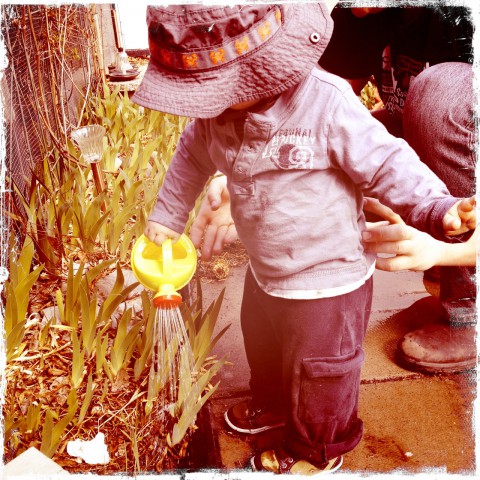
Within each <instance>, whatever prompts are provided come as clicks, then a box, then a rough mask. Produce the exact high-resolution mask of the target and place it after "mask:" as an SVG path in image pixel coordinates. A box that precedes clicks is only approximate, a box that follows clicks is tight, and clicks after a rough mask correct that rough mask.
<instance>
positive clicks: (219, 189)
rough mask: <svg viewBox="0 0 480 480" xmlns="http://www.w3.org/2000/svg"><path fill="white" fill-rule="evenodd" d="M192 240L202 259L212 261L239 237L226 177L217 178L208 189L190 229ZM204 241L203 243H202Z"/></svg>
mask: <svg viewBox="0 0 480 480" xmlns="http://www.w3.org/2000/svg"><path fill="white" fill-rule="evenodd" d="M190 238H191V240H192V242H193V244H194V245H195V247H196V248H200V246H202V249H201V253H202V259H204V260H210V259H211V258H212V255H218V254H219V253H221V252H222V250H223V247H224V246H225V245H227V244H229V243H231V242H233V241H235V240H236V239H237V238H238V237H237V230H236V228H235V224H234V222H233V219H232V215H231V213H230V195H229V193H228V189H227V179H226V177H225V176H223V175H222V176H219V177H215V178H214V179H213V180H212V181H211V182H210V186H209V187H208V190H207V194H206V195H205V198H204V199H203V201H202V203H201V205H200V209H199V211H198V214H197V216H196V218H195V220H194V222H193V224H192V226H191V229H190ZM202 239H203V243H202Z"/></svg>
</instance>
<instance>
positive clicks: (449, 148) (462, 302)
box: [403, 62, 476, 323]
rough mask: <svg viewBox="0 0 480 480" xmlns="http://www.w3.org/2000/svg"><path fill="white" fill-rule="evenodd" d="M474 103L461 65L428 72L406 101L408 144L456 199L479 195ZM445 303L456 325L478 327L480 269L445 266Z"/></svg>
mask: <svg viewBox="0 0 480 480" xmlns="http://www.w3.org/2000/svg"><path fill="white" fill-rule="evenodd" d="M474 104H475V100H474V93H473V70H472V66H471V65H470V64H467V63H455V62H452V63H441V64H438V65H434V66H432V67H430V68H427V69H426V70H424V71H423V72H422V73H421V74H420V75H418V77H416V78H415V79H414V80H413V82H412V84H411V85H410V89H409V91H408V95H407V99H406V102H405V109H404V115H403V132H404V137H405V140H406V141H407V142H408V143H409V144H410V146H411V147H412V148H413V149H414V150H415V151H416V152H417V154H418V156H419V157H420V159H421V160H422V162H424V163H425V164H426V165H428V167H429V168H430V169H431V170H432V171H433V172H434V173H435V174H436V175H437V176H438V177H439V178H440V179H441V180H443V182H444V183H445V185H446V186H447V188H448V189H449V190H450V193H451V194H452V195H454V196H456V197H470V196H472V195H474V193H475V123H474V112H473V108H474ZM451 241H452V242H454V241H456V239H455V238H453V239H451ZM440 301H441V303H442V307H443V309H444V311H445V313H446V318H447V319H448V320H449V321H450V322H451V323H471V322H474V321H475V320H476V308H475V302H476V287H475V268H474V267H468V268H467V267H441V268H440Z"/></svg>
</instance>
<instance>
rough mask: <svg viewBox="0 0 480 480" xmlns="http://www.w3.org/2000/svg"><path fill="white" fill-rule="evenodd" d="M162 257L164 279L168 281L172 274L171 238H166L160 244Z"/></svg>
mask: <svg viewBox="0 0 480 480" xmlns="http://www.w3.org/2000/svg"><path fill="white" fill-rule="evenodd" d="M162 257H163V275H164V278H165V279H167V280H170V279H171V278H172V274H173V253H172V239H171V238H168V239H167V240H165V241H164V242H163V243H162Z"/></svg>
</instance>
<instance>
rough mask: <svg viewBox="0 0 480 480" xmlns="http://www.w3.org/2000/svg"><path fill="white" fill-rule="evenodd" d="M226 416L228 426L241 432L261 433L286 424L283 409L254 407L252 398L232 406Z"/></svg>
mask: <svg viewBox="0 0 480 480" xmlns="http://www.w3.org/2000/svg"><path fill="white" fill-rule="evenodd" d="M224 416H225V421H226V422H227V424H228V426H229V427H230V428H233V430H236V431H237V432H240V433H260V432H265V431H266V430H271V429H272V428H278V427H283V426H285V414H284V412H283V410H280V409H275V410H272V409H270V410H269V409H266V408H254V407H252V402H251V400H244V401H243V402H240V403H237V404H236V405H234V406H233V407H230V408H229V409H228V410H227V411H226V412H225V415H224Z"/></svg>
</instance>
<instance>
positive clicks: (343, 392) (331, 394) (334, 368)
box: [298, 347, 365, 423]
mask: <svg viewBox="0 0 480 480" xmlns="http://www.w3.org/2000/svg"><path fill="white" fill-rule="evenodd" d="M364 358H365V353H364V352H363V350H362V348H361V347H358V348H357V349H356V350H355V352H354V353H353V354H349V355H344V356H341V357H333V358H308V359H304V360H303V362H302V367H303V368H302V380H301V384H300V396H299V405H298V409H299V410H298V416H299V418H300V419H301V420H302V421H304V422H308V423H319V422H331V421H334V420H335V419H337V418H338V419H342V418H345V416H347V417H349V416H350V415H351V414H352V410H353V408H354V407H355V405H356V401H357V398H358V389H359V384H360V370H361V368H362V363H363V360H364Z"/></svg>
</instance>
